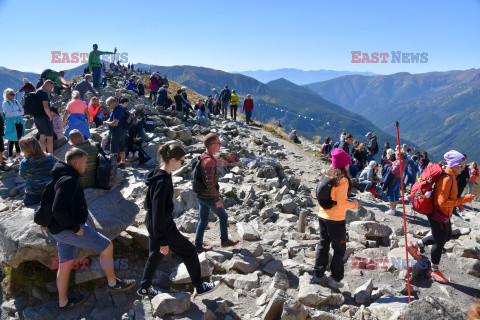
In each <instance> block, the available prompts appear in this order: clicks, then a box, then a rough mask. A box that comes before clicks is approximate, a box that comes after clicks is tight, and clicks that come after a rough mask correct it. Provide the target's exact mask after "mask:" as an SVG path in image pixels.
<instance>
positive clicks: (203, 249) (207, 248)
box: [197, 246, 213, 254]
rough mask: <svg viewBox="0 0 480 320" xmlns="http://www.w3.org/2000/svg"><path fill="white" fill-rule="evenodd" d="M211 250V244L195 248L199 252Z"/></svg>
mask: <svg viewBox="0 0 480 320" xmlns="http://www.w3.org/2000/svg"><path fill="white" fill-rule="evenodd" d="M212 250H213V247H211V246H204V247H202V248H201V249H200V250H197V253H198V254H200V253H202V252H207V251H212Z"/></svg>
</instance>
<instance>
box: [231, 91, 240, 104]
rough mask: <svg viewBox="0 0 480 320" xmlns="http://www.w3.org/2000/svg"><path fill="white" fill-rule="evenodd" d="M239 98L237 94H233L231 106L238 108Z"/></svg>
mask: <svg viewBox="0 0 480 320" xmlns="http://www.w3.org/2000/svg"><path fill="white" fill-rule="evenodd" d="M238 101H239V100H238V96H237V94H236V93H232V96H231V98H230V105H232V106H238Z"/></svg>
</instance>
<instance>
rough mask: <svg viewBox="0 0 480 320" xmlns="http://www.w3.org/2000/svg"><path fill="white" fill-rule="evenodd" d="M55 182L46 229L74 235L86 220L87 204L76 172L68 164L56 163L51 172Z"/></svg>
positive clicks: (55, 232) (54, 232)
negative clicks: (50, 213)
mask: <svg viewBox="0 0 480 320" xmlns="http://www.w3.org/2000/svg"><path fill="white" fill-rule="evenodd" d="M52 177H53V180H54V181H56V182H55V188H54V190H55V198H54V200H53V206H52V211H53V220H52V224H51V225H50V227H49V228H48V230H50V232H51V233H53V234H57V233H59V232H61V231H63V230H71V231H73V232H75V233H77V232H78V230H79V229H80V225H81V224H85V222H87V218H88V208H87V202H86V201H85V195H84V194H83V188H82V186H81V184H80V177H79V175H78V173H77V171H76V170H75V169H74V168H73V167H72V166H70V165H69V164H67V163H65V162H63V161H58V162H57V163H56V164H55V166H54V167H53V170H52Z"/></svg>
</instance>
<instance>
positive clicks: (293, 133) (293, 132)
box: [288, 130, 302, 144]
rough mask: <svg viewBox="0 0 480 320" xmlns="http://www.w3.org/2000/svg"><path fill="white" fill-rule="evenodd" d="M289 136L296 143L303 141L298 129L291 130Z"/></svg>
mask: <svg viewBox="0 0 480 320" xmlns="http://www.w3.org/2000/svg"><path fill="white" fill-rule="evenodd" d="M288 138H289V139H290V140H292V141H293V142H295V143H298V144H302V141H300V139H299V138H298V136H297V130H292V132H290V134H289V135H288Z"/></svg>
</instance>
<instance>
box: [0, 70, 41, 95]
mask: <svg viewBox="0 0 480 320" xmlns="http://www.w3.org/2000/svg"><path fill="white" fill-rule="evenodd" d="M39 77H40V75H39V74H38V73H31V72H21V71H17V70H10V69H6V68H4V67H0V94H2V95H3V91H4V90H5V89H7V88H12V89H13V90H15V92H16V91H18V90H19V89H20V88H21V87H22V86H23V78H27V79H28V80H30V81H31V82H32V83H33V84H34V85H36V84H37V81H38V78H39ZM18 98H19V99H20V97H18ZM2 101H3V96H2Z"/></svg>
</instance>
